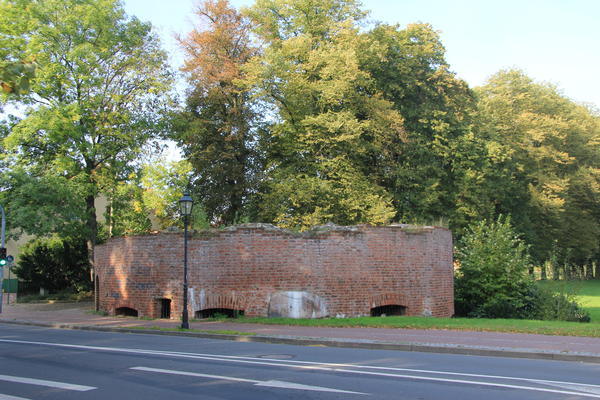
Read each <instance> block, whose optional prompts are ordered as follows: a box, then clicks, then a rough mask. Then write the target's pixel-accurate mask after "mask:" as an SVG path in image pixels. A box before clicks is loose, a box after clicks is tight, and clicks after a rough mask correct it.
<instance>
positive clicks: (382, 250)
mask: <svg viewBox="0 0 600 400" xmlns="http://www.w3.org/2000/svg"><path fill="white" fill-rule="evenodd" d="M188 260H189V261H188V282H189V297H188V298H189V302H188V303H189V312H190V315H191V316H197V317H202V316H206V315H208V314H209V312H210V310H221V311H223V310H236V311H239V312H243V313H244V315H246V316H289V317H296V318H299V317H309V318H310V317H317V318H318V317H325V316H339V317H344V316H348V317H349V316H361V315H371V314H373V315H377V314H381V313H385V314H387V315H390V314H406V315H432V316H439V317H449V316H451V315H452V314H453V313H454V306H453V301H454V299H453V271H452V236H451V232H450V231H449V230H447V229H443V228H435V227H414V226H407V225H397V226H386V227H372V226H353V227H339V226H325V227H319V228H315V229H313V230H311V231H308V232H303V233H294V232H291V231H287V230H283V229H278V228H276V227H274V226H272V225H267V224H247V225H239V226H235V227H231V228H227V229H224V230H211V231H203V232H197V233H194V234H193V235H190V238H189V242H188ZM95 265H96V274H97V289H98V290H97V296H98V300H99V306H100V309H101V310H104V311H107V312H108V313H110V314H113V315H114V314H115V313H125V314H127V313H132V314H133V315H135V313H137V315H138V316H147V317H153V318H160V317H163V318H169V317H170V318H179V317H180V315H181V311H182V301H181V299H182V293H183V288H182V276H183V234H182V233H160V234H155V235H147V236H131V237H119V238H113V239H110V240H109V241H108V242H107V243H106V244H103V245H100V246H97V247H96V251H95ZM134 310H135V312H134Z"/></svg>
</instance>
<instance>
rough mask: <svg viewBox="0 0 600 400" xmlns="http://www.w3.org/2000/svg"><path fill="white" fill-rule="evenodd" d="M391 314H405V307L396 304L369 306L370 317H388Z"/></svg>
mask: <svg viewBox="0 0 600 400" xmlns="http://www.w3.org/2000/svg"><path fill="white" fill-rule="evenodd" d="M392 315H406V307H405V306H401V305H398V304H387V305H385V306H379V307H373V308H371V317H389V316H392Z"/></svg>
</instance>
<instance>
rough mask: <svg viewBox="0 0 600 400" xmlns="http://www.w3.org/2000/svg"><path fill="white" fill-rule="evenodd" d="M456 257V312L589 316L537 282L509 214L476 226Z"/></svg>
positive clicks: (535, 316)
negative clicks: (530, 273)
mask: <svg viewBox="0 0 600 400" xmlns="http://www.w3.org/2000/svg"><path fill="white" fill-rule="evenodd" d="M456 259H457V261H458V262H459V264H460V267H459V269H458V270H457V272H456V276H455V291H454V298H455V310H456V315H457V316H466V317H474V318H527V319H544V320H563V321H580V322H589V321H590V316H589V314H587V313H586V312H585V311H583V310H582V309H581V308H580V307H579V305H578V304H577V303H576V302H575V301H574V299H573V296H569V295H567V294H566V293H556V292H552V291H550V290H546V289H543V288H541V287H539V286H538V285H536V284H535V282H534V281H533V279H532V277H531V276H530V275H529V273H528V271H529V269H530V266H531V263H530V258H529V254H528V248H527V245H526V244H525V243H524V242H523V241H522V240H521V239H520V238H519V237H518V235H517V234H516V233H515V232H514V230H513V229H512V226H511V224H510V218H509V217H506V218H504V217H502V216H501V217H499V218H498V219H497V220H496V221H495V222H491V223H489V222H485V221H484V222H479V223H477V224H475V225H474V226H472V227H471V229H470V230H469V232H468V233H467V234H466V235H465V236H464V237H463V239H462V240H461V241H460V242H459V244H458V247H457V249H456Z"/></svg>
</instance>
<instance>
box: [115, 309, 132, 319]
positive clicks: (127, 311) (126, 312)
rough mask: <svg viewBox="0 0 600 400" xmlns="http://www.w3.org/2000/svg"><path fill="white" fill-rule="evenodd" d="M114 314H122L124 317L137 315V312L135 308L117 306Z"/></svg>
mask: <svg viewBox="0 0 600 400" xmlns="http://www.w3.org/2000/svg"><path fill="white" fill-rule="evenodd" d="M115 315H122V316H124V317H137V316H138V312H137V310H136V309H133V308H129V307H119V308H117V309H116V310H115Z"/></svg>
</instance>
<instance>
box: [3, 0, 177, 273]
mask: <svg viewBox="0 0 600 400" xmlns="http://www.w3.org/2000/svg"><path fill="white" fill-rule="evenodd" d="M0 14H2V15H11V16H12V18H10V19H5V18H2V19H1V20H0V34H1V35H2V36H1V37H2V39H3V40H2V42H3V43H4V44H7V46H8V47H7V48H8V50H7V51H8V53H9V54H11V55H12V57H13V58H14V59H27V58H32V59H35V60H36V63H37V70H36V76H35V79H33V80H32V81H31V82H30V92H29V93H27V94H25V95H23V96H22V97H21V99H20V101H21V102H22V103H24V104H27V105H29V108H28V109H27V110H26V112H25V116H24V117H23V118H22V119H21V120H20V121H18V122H17V123H16V124H14V125H12V126H11V130H10V132H9V133H8V135H7V136H6V138H5V139H4V145H5V147H6V149H7V150H8V151H10V152H11V153H12V155H13V156H14V157H15V160H16V162H17V163H18V164H17V165H18V166H19V168H21V170H22V171H24V172H25V173H26V174H28V175H29V176H31V177H33V178H36V179H48V177H57V179H58V177H60V178H61V179H64V180H65V181H68V182H77V183H78V191H79V193H80V197H78V198H77V199H76V201H77V202H80V204H81V207H82V208H83V209H84V210H85V213H84V214H85V215H84V217H83V218H84V229H85V232H84V234H85V237H86V239H87V246H88V257H89V259H90V262H91V264H92V265H93V256H94V254H93V252H94V245H95V243H96V240H97V235H98V224H97V215H96V214H97V211H96V208H95V205H94V199H95V198H96V197H97V196H98V194H99V193H101V192H102V191H103V190H104V188H105V185H106V183H107V182H111V181H114V180H115V179H121V178H124V177H126V176H127V173H128V170H129V167H130V166H131V164H132V163H133V162H134V161H135V160H136V158H137V157H138V154H139V151H140V149H141V147H142V146H144V145H145V144H146V143H147V142H148V141H149V140H151V139H152V138H154V137H156V136H157V134H159V133H160V130H161V123H160V119H159V117H160V115H161V110H162V109H163V107H164V105H165V104H166V101H165V96H164V94H165V93H167V92H168V91H169V89H170V87H171V84H172V80H171V75H170V73H169V68H168V66H167V64H166V56H165V54H164V52H163V51H162V50H161V49H160V46H159V42H158V40H157V38H156V36H155V35H154V34H153V33H152V31H151V26H150V25H149V24H146V23H142V22H140V21H139V20H137V19H136V18H129V17H127V16H126V15H125V13H124V11H123V8H122V6H121V4H120V3H119V2H118V1H117V0H39V1H34V0H4V1H2V3H0ZM15 21H19V22H18V23H15ZM7 38H10V39H11V40H6V39H7ZM72 201H75V200H72ZM42 211H43V209H42V210H36V209H31V210H30V212H37V213H38V214H39V213H40V212H42ZM24 228H26V230H28V229H27V227H24ZM29 233H34V234H35V233H37V232H35V231H30V232H29Z"/></svg>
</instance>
